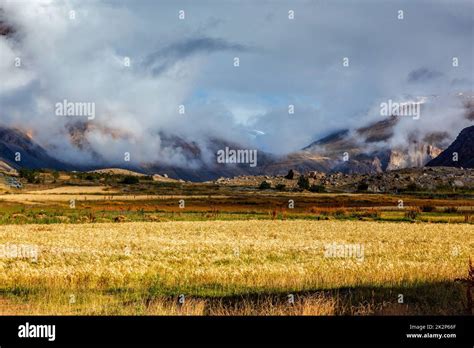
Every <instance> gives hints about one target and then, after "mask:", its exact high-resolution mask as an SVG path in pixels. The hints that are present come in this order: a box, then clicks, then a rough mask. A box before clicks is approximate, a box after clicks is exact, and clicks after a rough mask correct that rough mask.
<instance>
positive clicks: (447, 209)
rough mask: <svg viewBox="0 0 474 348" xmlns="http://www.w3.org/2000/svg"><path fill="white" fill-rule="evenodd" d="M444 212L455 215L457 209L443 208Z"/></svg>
mask: <svg viewBox="0 0 474 348" xmlns="http://www.w3.org/2000/svg"><path fill="white" fill-rule="evenodd" d="M444 212H445V213H457V212H458V208H456V207H447V208H444Z"/></svg>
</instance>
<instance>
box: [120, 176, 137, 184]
mask: <svg viewBox="0 0 474 348" xmlns="http://www.w3.org/2000/svg"><path fill="white" fill-rule="evenodd" d="M139 182H140V180H138V178H137V177H136V176H133V175H128V176H126V177H125V178H123V180H122V181H121V182H120V183H121V184H126V185H133V184H138V183H139Z"/></svg>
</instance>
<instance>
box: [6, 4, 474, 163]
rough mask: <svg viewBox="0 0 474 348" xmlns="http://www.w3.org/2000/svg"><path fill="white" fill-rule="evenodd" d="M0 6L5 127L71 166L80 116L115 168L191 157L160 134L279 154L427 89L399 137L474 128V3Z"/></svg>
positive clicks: (85, 158) (85, 159) (82, 153)
mask: <svg viewBox="0 0 474 348" xmlns="http://www.w3.org/2000/svg"><path fill="white" fill-rule="evenodd" d="M0 9H2V11H1V12H0V20H1V21H3V22H4V23H8V24H9V25H11V26H13V27H14V28H15V32H14V34H13V35H12V36H9V37H5V36H0V76H1V78H0V124H3V125H8V126H15V127H19V128H22V129H26V130H28V131H31V132H32V133H33V134H34V136H35V139H36V140H37V141H38V142H39V143H40V144H42V145H43V146H45V147H46V148H47V149H49V150H50V151H52V152H53V153H54V155H55V156H56V157H59V158H62V159H65V160H69V161H76V162H81V163H90V162H91V161H94V158H93V157H92V156H91V154H90V151H86V150H81V149H78V148H77V147H75V146H73V145H71V144H70V142H69V140H68V139H69V138H68V137H67V136H66V131H65V126H66V125H67V124H71V123H73V122H79V120H80V122H86V123H90V124H91V130H90V131H89V132H88V133H87V140H88V142H89V143H90V144H91V147H92V149H93V150H94V151H95V152H97V153H100V154H101V155H102V156H103V157H105V158H108V159H110V160H111V161H114V160H117V161H118V160H120V159H121V158H122V156H123V153H124V152H131V153H133V158H134V160H135V161H139V162H156V161H161V162H164V163H172V164H177V165H182V166H186V165H189V163H188V161H187V160H186V158H185V156H184V155H183V154H182V153H180V151H179V150H177V149H173V148H167V147H166V146H164V145H163V139H162V138H161V137H160V134H174V135H178V136H181V137H183V139H186V141H195V142H196V143H198V144H202V146H203V147H205V146H206V142H207V140H208V139H210V138H219V139H224V140H227V141H232V142H235V143H239V144H243V146H247V147H249V148H257V149H261V150H263V151H266V152H270V153H274V154H286V153H290V152H293V151H297V150H299V149H301V148H303V147H305V146H306V145H308V144H309V143H311V142H312V141H314V140H316V139H318V138H321V137H323V136H326V135H328V134H329V133H330V132H333V131H336V130H340V129H344V128H351V129H353V128H357V127H363V126H365V125H367V124H368V123H370V122H374V121H378V120H380V119H381V115H380V111H379V110H380V103H381V102H386V101H388V100H389V99H391V100H394V101H400V102H403V101H413V100H420V98H421V97H426V96H431V97H430V98H429V105H428V106H427V107H425V108H424V109H423V110H424V112H423V114H422V115H421V117H420V119H419V120H416V121H414V120H412V119H409V118H406V119H403V120H402V122H399V124H398V125H397V130H396V134H395V136H394V137H393V139H392V140H391V141H392V142H393V145H397V144H403V143H404V142H406V139H407V136H408V134H409V133H413V132H415V133H420V134H424V133H428V132H432V131H439V130H442V131H447V132H449V133H450V135H451V136H452V137H454V136H455V135H456V134H458V133H459V131H460V130H461V129H462V128H464V127H466V126H468V125H470V122H469V121H468V120H466V119H465V118H464V111H463V106H462V102H461V100H460V98H459V97H458V96H457V95H458V94H459V93H464V95H469V94H470V95H473V89H474V88H473V82H474V76H473V71H474V67H473V64H474V63H473V62H474V44H473V41H474V40H473V38H474V19H473V16H474V2H472V1H467V0H466V1H463V0H456V1H447V0H446V1H445V0H442V1H441V0H434V1H421V0H409V1H388V0H387V1H380V0H379V1H376V0H370V1H367V0H361V1H351V0H344V1H342V0H335V1H334V0H332V1H329V0H326V1H322V0H311V1H305V0H292V1H286V0H285V1H280V0H272V1H265V0H262V1H250V0H239V1H236V0H198V1H196V0H192V1H180V0H173V1H171V0H170V1H152V0H134V1H132V0H126V1H125V0H107V1H106V0H103V1H89V0H85V1H84V0H83V1H52V0H41V1H40V0H38V1H19V0H13V1H12V0H0ZM71 11H74V16H73V17H74V18H71ZM180 11H184V19H180V14H181V15H182V14H183V12H180ZM290 11H293V12H291V13H292V14H294V18H292V19H290V18H289V14H290ZM399 11H403V19H400V18H399V17H400V12H399ZM454 57H456V58H457V60H458V66H456V67H454V66H453V58H454ZM16 58H20V59H21V66H20V67H18V66H15V59H16ZM126 58H129V60H130V64H129V66H126V65H125V64H124V62H125V60H126ZM235 58H238V59H239V66H237V67H236V66H235V64H234V63H235ZM344 58H348V63H349V64H348V66H344V65H343V60H344ZM435 96H436V97H435ZM65 99H66V100H68V101H72V102H90V103H95V108H96V115H95V118H94V119H93V120H87V119H86V118H84V117H83V118H77V117H75V118H71V117H58V116H57V115H56V114H55V105H56V103H58V102H62V101H63V100H65ZM180 105H184V107H185V113H184V114H181V113H179V111H178V110H179V106H180ZM289 105H294V113H292V114H290V113H288V106H289ZM471 123H472V121H471ZM209 157H212V156H209Z"/></svg>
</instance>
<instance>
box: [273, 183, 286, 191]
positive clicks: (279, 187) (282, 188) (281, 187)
mask: <svg viewBox="0 0 474 348" xmlns="http://www.w3.org/2000/svg"><path fill="white" fill-rule="evenodd" d="M285 187H286V185H285V184H278V185H276V186H275V188H276V189H277V190H280V191H283V190H284V189H285Z"/></svg>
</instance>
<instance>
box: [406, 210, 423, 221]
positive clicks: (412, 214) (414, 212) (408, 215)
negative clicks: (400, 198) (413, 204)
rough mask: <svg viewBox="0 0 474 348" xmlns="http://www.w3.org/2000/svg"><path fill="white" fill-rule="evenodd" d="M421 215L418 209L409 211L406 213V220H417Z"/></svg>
mask: <svg viewBox="0 0 474 348" xmlns="http://www.w3.org/2000/svg"><path fill="white" fill-rule="evenodd" d="M419 214H420V210H419V209H416V208H414V209H409V210H407V211H406V212H405V218H407V219H410V220H415V219H416V218H417V217H418V215H419Z"/></svg>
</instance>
